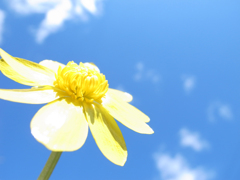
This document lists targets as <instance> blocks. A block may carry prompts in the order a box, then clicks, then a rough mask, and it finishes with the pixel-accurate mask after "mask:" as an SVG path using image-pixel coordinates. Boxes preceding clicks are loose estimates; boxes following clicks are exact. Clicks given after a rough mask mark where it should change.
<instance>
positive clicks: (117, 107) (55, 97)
mask: <svg viewBox="0 0 240 180" xmlns="http://www.w3.org/2000/svg"><path fill="white" fill-rule="evenodd" d="M0 55H1V57H2V59H1V60H0V70H1V72H2V73H3V74H4V75H5V76H7V77H8V78H10V79H12V80H14V81H16V82H18V83H21V84H24V85H28V86H32V88H30V89H11V90H10V89H0V98H1V99H4V100H8V101H13V102H19V103H28V104H45V103H48V104H47V105H45V106H43V107H42V108H41V109H40V110H39V111H38V112H37V113H36V114H35V116H34V117H33V119H32V121H31V124H30V128H31V133H32V135H33V136H34V137H35V139H36V140H37V141H39V142H40V143H42V144H43V145H44V146H46V147H47V148H48V149H49V150H51V151H75V150H77V149H79V148H81V147H82V145H83V144H84V142H85V140H86V138H87V135H88V127H89V128H90V130H91V132H92V135H93V137H94V139H95V141H96V143H97V145H98V147H99V149H100V150H101V152H102V153H103V155H104V156H105V157H106V158H108V159H109V160H110V161H111V162H113V163H115V164H117V165H120V166H123V165H124V164H125V162H126V159H127V148H126V144H125V141H124V139H123V136H122V133H121V131H120V129H119V127H118V125H117V123H116V121H115V120H114V118H115V119H116V120H118V121H119V122H120V123H122V124H123V125H125V126H127V127H128V128H130V129H132V130H134V131H136V132H138V133H142V134H152V133H153V130H152V129H151V128H150V127H149V126H148V125H147V124H146V123H147V122H149V120H150V119H149V117H148V116H146V115H145V114H143V113H142V112H141V111H139V110H138V109H136V108H135V107H133V106H132V105H130V104H129V103H128V102H130V101H131V100H132V96H131V95H130V94H128V93H125V92H122V91H119V90H115V89H111V88H108V81H107V80H106V78H105V76H104V75H103V74H102V73H100V71H99V69H98V67H97V66H95V65H94V64H93V63H80V64H79V65H77V64H76V63H74V62H73V61H70V62H69V63H68V64H67V65H64V64H61V63H59V62H56V61H51V60H44V61H41V62H40V63H39V64H37V63H34V62H32V61H28V60H25V59H21V58H16V57H12V56H11V55H9V54H8V53H6V52H5V51H3V50H2V49H0Z"/></svg>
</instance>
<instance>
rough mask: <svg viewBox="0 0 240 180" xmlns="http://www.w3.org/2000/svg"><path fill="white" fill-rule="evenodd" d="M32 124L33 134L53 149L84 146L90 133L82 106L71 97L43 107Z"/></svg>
mask: <svg viewBox="0 0 240 180" xmlns="http://www.w3.org/2000/svg"><path fill="white" fill-rule="evenodd" d="M30 126H31V132H32V135H33V136H34V137H35V138H36V139H37V140H38V141H39V142H40V143H42V144H44V145H45V146H46V147H47V148H48V149H50V150H52V151H75V150H77V149H79V148H80V147H82V145H83V144H84V142H85V140H86V138H87V134H88V124H87V121H86V119H85V116H84V114H83V111H82V107H80V106H78V105H76V104H73V103H72V102H71V99H70V98H68V99H59V100H56V101H54V102H52V103H49V104H48V105H46V106H44V107H42V108H41V109H40V110H39V111H38V112H37V113H36V114H35V116H34V117H33V119H32V121H31V125H30Z"/></svg>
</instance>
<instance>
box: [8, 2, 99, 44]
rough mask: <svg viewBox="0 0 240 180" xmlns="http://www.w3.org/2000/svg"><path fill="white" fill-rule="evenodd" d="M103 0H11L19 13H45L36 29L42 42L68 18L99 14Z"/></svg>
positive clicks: (36, 33)
mask: <svg viewBox="0 0 240 180" xmlns="http://www.w3.org/2000/svg"><path fill="white" fill-rule="evenodd" d="M102 1H103V0H9V1H8V2H9V4H10V6H11V7H12V9H13V10H15V11H16V12H17V13H19V14H23V15H30V14H35V13H42V14H45V18H44V19H43V20H42V22H41V23H40V25H39V27H38V28H37V30H36V31H35V36H36V41H37V42H38V43H42V42H43V41H44V40H45V39H46V37H48V36H49V35H50V34H52V33H54V32H56V31H58V30H59V29H60V28H61V27H62V26H63V25H64V22H65V21H67V20H71V19H74V18H80V19H81V20H84V21H87V20H88V16H87V15H88V14H89V13H90V14H93V15H99V14H100V12H101V7H102V6H101V3H102Z"/></svg>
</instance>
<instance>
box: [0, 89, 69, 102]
mask: <svg viewBox="0 0 240 180" xmlns="http://www.w3.org/2000/svg"><path fill="white" fill-rule="evenodd" d="M64 95H65V94H62V92H61V91H57V90H56V89H53V88H52V87H43V88H32V89H0V98H1V99H4V100H7V101H13V102H19V103H27V104H44V103H49V102H51V101H54V100H56V99H58V98H59V97H61V96H64Z"/></svg>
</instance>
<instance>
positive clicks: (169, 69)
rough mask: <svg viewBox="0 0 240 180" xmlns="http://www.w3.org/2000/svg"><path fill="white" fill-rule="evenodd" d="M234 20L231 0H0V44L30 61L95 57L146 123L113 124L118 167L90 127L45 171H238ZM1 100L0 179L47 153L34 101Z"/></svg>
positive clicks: (107, 179) (185, 178) (222, 176)
mask: <svg viewBox="0 0 240 180" xmlns="http://www.w3.org/2000/svg"><path fill="white" fill-rule="evenodd" d="M239 20H240V2H239V1H237V0H228V1H226V0H212V1H207V0H195V1H190V0H168V1H166V0H130V1H119V0H88V1H87V0H82V1H80V0H49V1H46V0H38V1H37V0H35V1H34V0H8V1H7V0H5V1H1V2H0V47H1V48H2V49H4V50H5V51H7V52H8V53H10V54H11V55H13V56H17V57H21V58H25V59H28V60H31V61H34V62H40V61H41V60H43V59H52V60H56V61H59V62H62V63H64V64H66V63H67V62H68V61H71V60H74V61H75V62H94V63H95V64H96V65H97V66H98V67H99V68H100V70H101V72H102V73H104V74H105V75H106V78H107V79H108V81H109V85H110V87H111V88H116V89H120V90H123V91H126V92H129V93H130V94H132V95H133V101H132V104H133V105H134V106H136V107H137V108H139V109H140V110H141V111H143V112H144V113H146V114H147V115H148V116H149V117H150V118H151V121H150V123H149V125H150V126H151V127H152V128H153V130H154V131H155V133H154V134H153V135H142V134H138V133H136V132H133V131H131V130H130V129H128V128H126V127H124V126H123V125H121V124H119V127H120V129H121V130H122V133H123V136H124V138H125V141H126V144H127V148H128V160H127V162H126V164H125V166H124V167H119V166H117V165H114V164H113V163H111V162H110V161H108V160H107V159H106V158H105V157H104V156H103V155H102V154H101V152H100V151H99V149H98V147H97V146H96V144H95V142H94V140H93V138H92V135H91V134H90V133H89V136H88V138H87V141H86V143H85V144H84V146H83V147H82V148H81V149H79V150H77V151H75V152H70V153H69V152H66V153H63V155H62V156H61V159H60V161H59V163H58V165H57V167H56V169H55V171H54V172H53V174H52V177H51V179H57V180H65V179H72V180H75V179H76V180H77V179H84V180H93V179H104V180H122V179H139V180H211V179H213V180H226V179H227V180H238V179H239V177H240V171H239V169H240V154H239V149H240V138H239V137H240V121H239V117H240V114H239V110H240V109H239V108H240V93H239V92H240V78H239V75H240V73H239V67H240V61H239V59H240V51H239V47H240V33H239V32H240V24H239ZM0 81H1V87H0V88H2V89H8V88H11V89H18V88H26V87H25V86H23V85H20V84H18V83H16V82H14V81H12V80H10V79H8V78H6V77H5V76H4V75H1V76H0ZM0 107H1V114H0V180H13V179H24V180H27V179H29V180H30V179H36V178H37V177H38V175H39V173H40V172H41V170H42V168H43V166H44V164H45V162H46V160H47V158H48V156H49V154H50V151H49V150H47V149H46V148H45V147H44V146H43V145H42V144H40V143H38V142H37V141H36V140H35V139H34V138H33V136H32V135H31V132H30V121H31V119H32V117H33V116H34V114H35V113H36V112H37V111H38V109H40V108H41V107H42V105H28V104H19V103H13V102H8V101H4V100H0Z"/></svg>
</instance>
